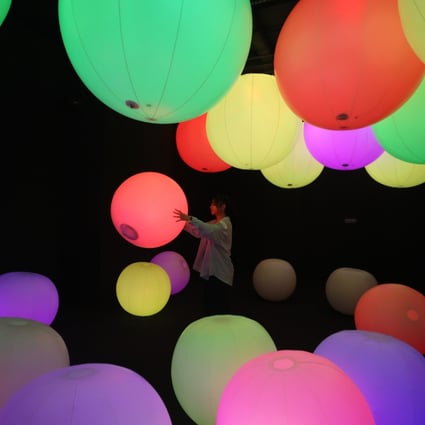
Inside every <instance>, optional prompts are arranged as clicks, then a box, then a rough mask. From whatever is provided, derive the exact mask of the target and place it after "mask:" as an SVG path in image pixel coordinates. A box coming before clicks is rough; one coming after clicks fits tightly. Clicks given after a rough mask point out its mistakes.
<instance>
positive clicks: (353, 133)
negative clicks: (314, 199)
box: [304, 123, 384, 170]
mask: <svg viewBox="0 0 425 425" xmlns="http://www.w3.org/2000/svg"><path fill="white" fill-rule="evenodd" d="M304 139H305V143H306V145H307V149H308V150H309V152H310V153H311V155H313V156H314V158H316V159H317V161H319V162H320V163H321V164H323V165H325V166H326V167H328V168H333V169H334V170H357V169H359V168H363V167H364V166H366V165H368V164H370V163H371V162H373V161H374V160H375V159H377V158H379V156H380V155H381V154H382V153H383V152H384V149H383V147H382V146H381V145H380V144H379V143H378V140H376V137H375V135H374V134H373V131H372V128H371V127H364V128H358V129H355V130H327V129H325V128H319V127H315V126H314V125H311V124H308V123H305V124H304Z"/></svg>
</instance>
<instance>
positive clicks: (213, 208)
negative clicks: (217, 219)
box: [210, 201, 225, 215]
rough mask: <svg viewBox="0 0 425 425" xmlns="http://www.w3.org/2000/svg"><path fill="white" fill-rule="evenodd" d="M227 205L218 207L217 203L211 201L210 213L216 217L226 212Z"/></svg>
mask: <svg viewBox="0 0 425 425" xmlns="http://www.w3.org/2000/svg"><path fill="white" fill-rule="evenodd" d="M224 208H225V205H224V204H222V205H217V203H216V202H215V201H211V204H210V211H211V215H216V214H218V213H222V212H223V211H224Z"/></svg>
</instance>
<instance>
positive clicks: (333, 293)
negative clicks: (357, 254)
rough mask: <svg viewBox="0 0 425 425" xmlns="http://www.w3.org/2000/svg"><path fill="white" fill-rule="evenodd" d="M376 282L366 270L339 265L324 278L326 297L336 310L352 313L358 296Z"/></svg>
mask: <svg viewBox="0 0 425 425" xmlns="http://www.w3.org/2000/svg"><path fill="white" fill-rule="evenodd" d="M377 284H378V281H377V280H376V278H375V276H374V275H373V274H372V273H369V272H368V271H366V270H361V269H357V268H353V267H340V268H338V269H336V270H334V271H333V272H332V273H331V274H330V275H329V276H328V279H327V280H326V285H325V293H326V298H327V300H328V302H329V304H330V305H331V306H332V308H334V309H335V310H336V311H338V312H340V313H343V314H348V315H354V310H355V308H356V304H357V302H358V300H359V298H360V297H361V296H362V295H363V294H364V293H365V292H366V291H367V290H368V289H370V288H372V287H374V286H376V285H377Z"/></svg>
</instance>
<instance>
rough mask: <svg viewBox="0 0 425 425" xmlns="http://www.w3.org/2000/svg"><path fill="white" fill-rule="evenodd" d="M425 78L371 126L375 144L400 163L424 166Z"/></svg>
mask: <svg viewBox="0 0 425 425" xmlns="http://www.w3.org/2000/svg"><path fill="white" fill-rule="evenodd" d="M424 109H425V79H424V80H422V82H421V84H420V85H419V87H418V88H417V89H416V91H415V92H414V93H413V94H412V96H411V97H410V98H409V99H408V100H407V101H406V103H404V104H403V105H402V106H401V107H400V108H399V109H397V110H396V111H395V112H393V113H392V114H391V115H389V116H388V117H387V118H385V119H383V120H382V121H379V122H377V123H376V124H374V125H373V126H372V131H373V133H374V134H375V136H376V138H377V139H378V143H379V144H380V145H381V146H382V147H383V148H384V149H385V151H386V152H388V153H390V154H391V155H393V156H395V157H396V158H398V159H401V160H402V161H407V162H414V163H416V164H425V143H424V135H425V120H424Z"/></svg>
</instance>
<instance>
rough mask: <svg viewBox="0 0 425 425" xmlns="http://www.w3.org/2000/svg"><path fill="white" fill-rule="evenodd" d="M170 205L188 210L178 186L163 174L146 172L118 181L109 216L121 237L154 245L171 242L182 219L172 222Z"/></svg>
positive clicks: (134, 242)
mask: <svg viewBox="0 0 425 425" xmlns="http://www.w3.org/2000/svg"><path fill="white" fill-rule="evenodd" d="M174 208H178V209H180V210H182V211H183V212H187V210H188V205H187V199H186V195H185V194H184V192H183V190H182V188H181V187H180V186H179V185H178V184H177V183H176V182H175V181H174V180H173V179H171V178H170V177H168V176H166V175H165V174H161V173H156V172H149V171H147V172H143V173H139V174H135V175H133V176H131V177H129V178H128V179H127V180H125V181H124V182H123V183H121V185H120V186H119V187H118V189H117V190H116V191H115V193H114V196H113V197H112V202H111V217H112V222H113V224H114V226H115V228H116V230H117V231H118V233H119V234H120V235H121V236H122V237H123V238H124V239H125V240H127V241H128V242H130V243H132V244H133V245H137V246H140V247H143V248H156V247H159V246H162V245H165V244H167V243H169V242H171V241H172V240H173V239H175V238H176V237H177V236H178V235H179V234H180V232H181V231H182V230H183V227H184V221H176V219H175V218H174V217H173V210H174Z"/></svg>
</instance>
